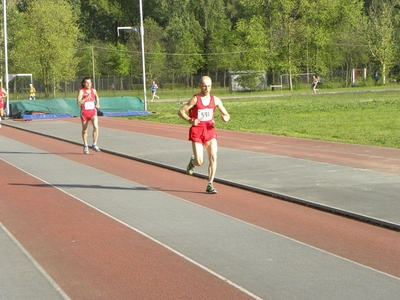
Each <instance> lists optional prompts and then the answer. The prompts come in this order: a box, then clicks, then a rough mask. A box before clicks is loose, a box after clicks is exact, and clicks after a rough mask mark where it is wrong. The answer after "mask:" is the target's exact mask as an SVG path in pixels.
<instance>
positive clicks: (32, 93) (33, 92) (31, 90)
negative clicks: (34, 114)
mask: <svg viewBox="0 0 400 300" xmlns="http://www.w3.org/2000/svg"><path fill="white" fill-rule="evenodd" d="M35 99H36V89H35V87H34V86H33V84H32V83H30V84H29V100H35Z"/></svg>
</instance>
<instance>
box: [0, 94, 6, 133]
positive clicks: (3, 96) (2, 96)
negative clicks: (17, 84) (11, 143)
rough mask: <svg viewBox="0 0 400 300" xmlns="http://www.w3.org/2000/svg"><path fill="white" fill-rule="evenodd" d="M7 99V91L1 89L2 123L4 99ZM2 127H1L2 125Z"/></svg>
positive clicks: (0, 113)
mask: <svg viewBox="0 0 400 300" xmlns="http://www.w3.org/2000/svg"><path fill="white" fill-rule="evenodd" d="M5 98H7V92H6V91H5V89H3V88H2V87H0V122H1V118H3V117H4V99H5ZM0 127H1V124H0Z"/></svg>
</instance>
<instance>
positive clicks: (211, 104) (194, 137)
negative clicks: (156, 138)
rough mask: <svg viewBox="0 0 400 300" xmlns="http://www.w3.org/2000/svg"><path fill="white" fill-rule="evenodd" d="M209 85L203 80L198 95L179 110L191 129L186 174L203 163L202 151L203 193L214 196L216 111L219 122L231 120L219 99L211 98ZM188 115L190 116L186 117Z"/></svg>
mask: <svg viewBox="0 0 400 300" xmlns="http://www.w3.org/2000/svg"><path fill="white" fill-rule="evenodd" d="M211 85H212V81H211V78H210V77H208V76H203V77H202V78H201V82H200V93H199V94H196V95H194V96H193V97H192V99H190V100H189V102H188V103H186V104H185V105H184V106H182V108H181V109H180V110H179V113H178V114H179V116H180V117H181V118H182V119H184V120H185V121H187V122H189V123H190V124H191V125H192V126H191V127H190V130H189V140H190V141H192V149H193V156H192V157H191V159H190V161H189V164H188V166H187V169H186V170H187V173H188V174H189V175H192V174H193V172H194V168H195V166H201V165H203V163H204V158H203V147H204V148H205V149H206V151H207V154H208V160H209V165H208V185H207V188H206V192H207V193H209V194H216V193H217V191H216V189H215V188H214V186H213V181H214V177H215V172H216V170H217V151H218V145H217V133H216V130H215V128H214V123H215V121H214V112H215V108H218V110H219V111H220V113H221V118H222V121H224V122H228V121H229V120H230V116H229V114H228V111H227V110H226V109H225V107H224V105H223V104H222V101H221V99H219V98H218V97H216V96H214V95H212V94H211V93H210V92H211ZM187 113H189V116H188V115H187Z"/></svg>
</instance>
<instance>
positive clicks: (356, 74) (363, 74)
mask: <svg viewBox="0 0 400 300" xmlns="http://www.w3.org/2000/svg"><path fill="white" fill-rule="evenodd" d="M361 79H362V80H363V81H366V80H367V68H363V69H353V70H352V72H351V85H353V86H355V85H356V83H357V81H359V80H361Z"/></svg>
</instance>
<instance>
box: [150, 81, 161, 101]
mask: <svg viewBox="0 0 400 300" xmlns="http://www.w3.org/2000/svg"><path fill="white" fill-rule="evenodd" d="M157 89H158V85H157V83H156V82H155V81H153V83H152V84H151V95H152V97H151V102H153V101H154V97H156V98H157V99H160V97H158V96H157V95H156V93H157Z"/></svg>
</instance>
